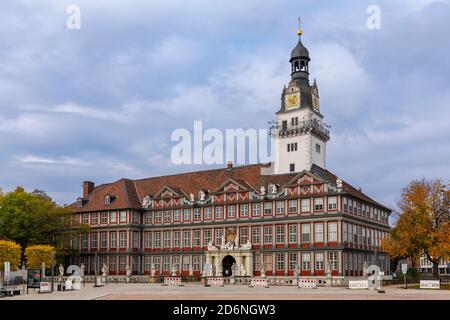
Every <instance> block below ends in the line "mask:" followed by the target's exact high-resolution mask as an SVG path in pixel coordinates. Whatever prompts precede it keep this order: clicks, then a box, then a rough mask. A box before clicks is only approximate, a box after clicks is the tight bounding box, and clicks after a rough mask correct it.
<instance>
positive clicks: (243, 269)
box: [239, 264, 246, 277]
mask: <svg viewBox="0 0 450 320" xmlns="http://www.w3.org/2000/svg"><path fill="white" fill-rule="evenodd" d="M239 275H240V276H241V277H245V275H246V271H245V267H244V264H241V270H240V272H239Z"/></svg>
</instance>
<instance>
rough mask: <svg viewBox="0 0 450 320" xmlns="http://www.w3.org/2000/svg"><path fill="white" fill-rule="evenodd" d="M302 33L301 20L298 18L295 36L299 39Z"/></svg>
mask: <svg viewBox="0 0 450 320" xmlns="http://www.w3.org/2000/svg"><path fill="white" fill-rule="evenodd" d="M302 33H303V31H302V20H301V19H300V18H298V29H297V34H298V36H299V37H300V36H301V35H302Z"/></svg>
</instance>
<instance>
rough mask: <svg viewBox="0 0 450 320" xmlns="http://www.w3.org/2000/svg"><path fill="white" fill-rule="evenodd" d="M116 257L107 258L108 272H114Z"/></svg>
mask: <svg viewBox="0 0 450 320" xmlns="http://www.w3.org/2000/svg"><path fill="white" fill-rule="evenodd" d="M116 263H117V262H116V256H110V257H109V270H111V271H113V272H116V269H117V265H116Z"/></svg>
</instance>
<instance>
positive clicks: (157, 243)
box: [153, 231, 161, 248]
mask: <svg viewBox="0 0 450 320" xmlns="http://www.w3.org/2000/svg"><path fill="white" fill-rule="evenodd" d="M153 235H154V241H153V245H154V247H155V248H161V232H160V231H157V232H155V233H153Z"/></svg>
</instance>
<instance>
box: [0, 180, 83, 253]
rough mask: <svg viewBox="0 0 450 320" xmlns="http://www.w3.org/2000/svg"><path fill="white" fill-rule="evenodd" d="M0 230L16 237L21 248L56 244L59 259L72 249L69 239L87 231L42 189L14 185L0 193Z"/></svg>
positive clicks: (3, 233)
mask: <svg viewBox="0 0 450 320" xmlns="http://www.w3.org/2000/svg"><path fill="white" fill-rule="evenodd" d="M0 221H2V223H0V234H2V235H4V236H6V237H8V238H10V239H12V240H14V241H16V242H17V243H19V244H20V245H21V246H22V248H26V247H28V246H30V245H38V244H48V245H52V246H54V247H55V248H57V256H58V257H60V258H61V259H62V258H63V257H64V256H65V255H67V254H73V251H71V250H69V249H68V248H67V245H70V239H71V238H72V237H74V236H77V235H78V234H79V233H84V232H87V231H88V230H87V228H86V226H81V225H80V224H79V223H78V222H77V221H75V220H74V218H73V214H72V213H71V211H70V210H69V209H68V208H65V207H61V206H59V205H57V204H56V203H55V202H54V201H52V199H51V198H50V197H48V196H47V195H46V194H45V192H43V191H38V192H36V191H34V192H31V193H30V192H26V191H25V190H24V188H22V187H17V188H16V189H15V190H14V191H12V192H9V193H3V194H0Z"/></svg>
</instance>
